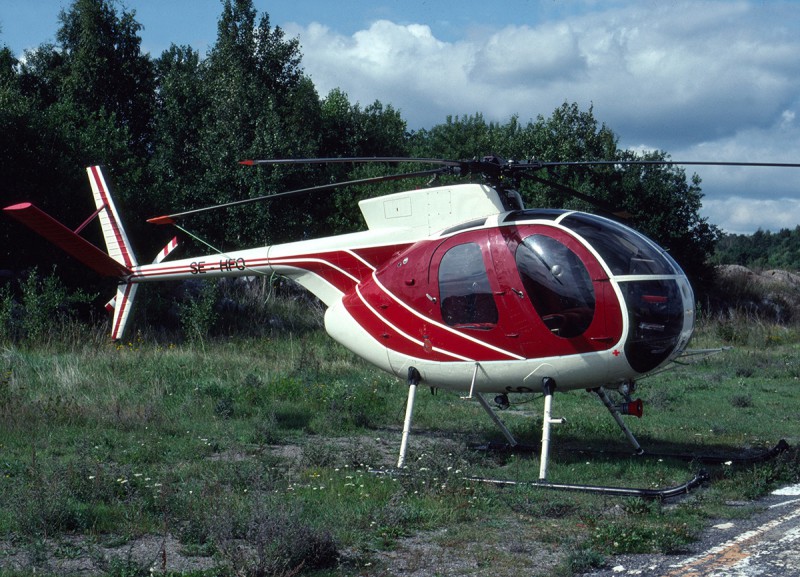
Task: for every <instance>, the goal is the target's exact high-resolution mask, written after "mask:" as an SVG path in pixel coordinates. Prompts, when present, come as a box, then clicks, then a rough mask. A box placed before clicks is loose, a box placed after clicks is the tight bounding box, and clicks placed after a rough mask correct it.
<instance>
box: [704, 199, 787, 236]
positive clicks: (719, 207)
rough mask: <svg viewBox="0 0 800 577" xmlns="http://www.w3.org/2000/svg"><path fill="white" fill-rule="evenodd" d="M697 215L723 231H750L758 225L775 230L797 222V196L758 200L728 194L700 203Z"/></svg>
mask: <svg viewBox="0 0 800 577" xmlns="http://www.w3.org/2000/svg"><path fill="white" fill-rule="evenodd" d="M701 215H702V216H705V217H708V219H709V222H713V223H717V225H718V226H719V227H720V228H721V229H722V230H723V231H725V232H728V233H732V234H750V233H752V232H754V231H756V230H758V229H759V228H760V229H761V230H771V231H773V232H777V231H778V230H780V229H782V228H789V229H794V228H795V227H797V226H798V225H800V199H797V198H778V199H774V200H759V199H752V198H742V197H737V196H735V197H731V198H727V199H720V200H708V201H706V202H704V203H703V209H702V210H701Z"/></svg>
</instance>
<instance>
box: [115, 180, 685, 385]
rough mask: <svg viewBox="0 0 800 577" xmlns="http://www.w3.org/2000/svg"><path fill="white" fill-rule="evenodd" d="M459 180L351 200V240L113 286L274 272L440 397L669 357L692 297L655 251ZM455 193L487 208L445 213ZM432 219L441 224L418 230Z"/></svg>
mask: <svg viewBox="0 0 800 577" xmlns="http://www.w3.org/2000/svg"><path fill="white" fill-rule="evenodd" d="M461 187H472V188H465V189H463V190H456V189H459V188H460V187H448V188H446V189H425V190H421V191H410V192H408V193H398V194H397V195H390V196H389V197H382V198H381V199H372V200H371V201H367V202H371V203H372V204H370V205H368V206H367V207H366V210H365V207H364V206H363V205H362V211H364V212H365V216H366V217H367V222H368V224H370V230H368V231H365V232H360V233H353V234H349V235H340V236H335V237H329V238H324V239H316V240H309V241H301V242H295V243H289V244H283V245H275V246H270V247H262V248H256V249H249V250H244V251H236V252H232V253H229V254H224V255H209V256H205V257H198V258H191V259H183V260H179V261H174V262H163V263H159V264H154V265H146V266H141V267H136V268H135V269H134V271H133V275H131V276H130V277H129V278H128V279H127V281H128V282H132V283H138V282H148V281H158V280H169V279H181V278H210V277H215V276H244V275H262V274H264V275H266V274H269V275H271V274H274V273H277V274H281V275H285V276H287V277H290V278H293V279H295V280H296V281H297V282H299V283H300V284H301V285H303V286H304V287H305V288H307V289H308V290H310V291H311V292H312V293H314V294H315V295H317V296H318V297H319V298H320V299H321V300H323V301H324V302H325V304H326V305H327V311H326V314H325V327H326V330H327V332H328V333H329V334H330V335H331V336H332V337H333V338H334V339H336V340H337V341H339V342H340V343H341V344H342V345H344V346H345V347H347V348H348V349H350V350H352V351H353V352H355V353H356V354H358V355H359V356H361V357H363V358H365V359H366V360H368V361H369V362H371V363H372V364H374V365H376V366H378V367H380V368H381V369H383V370H386V371H388V372H390V373H393V374H396V375H398V376H400V377H403V378H404V377H405V376H406V374H407V372H408V369H409V367H414V368H416V369H417V370H418V371H419V373H420V375H421V376H422V380H423V382H424V383H425V384H427V385H429V386H434V387H442V388H447V389H455V390H467V389H470V388H472V389H473V390H475V391H478V392H530V391H537V392H538V391H539V390H540V386H541V381H542V379H543V378H545V377H549V378H551V379H555V381H556V382H557V385H558V388H559V390H569V389H576V388H586V387H593V386H600V385H606V386H614V385H616V384H619V383H621V382H625V381H628V380H631V379H635V378H636V377H638V376H641V375H642V374H646V373H649V372H652V371H654V370H656V369H658V368H659V367H661V366H663V365H664V364H666V363H668V362H670V361H671V360H672V359H674V358H675V357H676V356H677V355H678V354H680V352H681V351H682V350H683V349H684V348H685V346H686V345H687V343H688V341H689V338H690V336H691V333H692V329H693V323H694V316H693V313H694V297H693V295H692V290H691V287H690V285H689V282H688V280H687V279H686V276H685V274H684V273H683V271H682V270H681V269H680V267H679V266H678V265H677V264H676V263H675V262H674V260H673V259H671V258H670V257H669V255H668V254H667V253H666V252H665V251H664V250H663V249H661V248H660V247H658V246H657V245H656V244H655V243H653V242H652V241H650V240H648V239H647V238H645V237H644V236H642V235H641V234H639V233H637V232H635V231H633V230H632V229H630V228H628V227H626V226H624V225H621V224H618V223H616V222H613V221H611V220H608V219H605V218H602V217H597V216H594V215H590V214H586V213H580V212H574V211H562V210H512V211H502V209H500V210H498V208H497V207H498V205H499V202H497V201H496V200H495V199H494V198H492V194H497V193H496V191H494V189H492V188H490V187H486V186H480V185H461ZM455 193H458V196H459V197H461V196H462V195H463V194H465V193H472V194H475V195H477V196H478V197H481V196H485V197H486V198H487V199H488V200H487V202H484V203H483V204H480V206H478V204H475V208H472V209H470V208H469V207H466V208H465V207H464V206H463V205H462V206H457V207H453V205H452V203H450V200H449V199H451V198H453V197H455V196H456V194H455ZM423 195H424V197H423ZM420 198H424V199H426V200H425V203H427V204H425V203H422V202H420ZM431 199H434V201H431ZM443 199H444V200H443ZM435 202H438V203H439V208H434V209H433V212H436V210H438V211H439V212H440V214H438V215H437V214H432V209H431V205H432V204H435ZM466 202H468V200H467V201H466ZM415 203H416V204H415ZM415 206H416V207H422V208H418V209H417V214H416V215H415V213H414V207H415ZM442 207H444V208H442ZM379 209H380V210H379ZM451 209H452V212H451V213H449V214H442V213H443V212H446V211H447V210H451ZM368 210H372V211H373V212H374V214H373V215H372V220H370V217H369V216H368V215H367V211H368ZM381 210H382V213H381V212H380V211H381ZM420 210H422V211H425V214H426V216H427V220H424V222H422V220H421V219H420V218H419V211H420ZM381 214H383V215H384V217H385V218H380V215H381ZM375 215H378V216H375ZM376 219H377V220H376ZM435 222H438V223H443V224H444V225H445V226H447V228H445V229H444V230H440V231H439V232H431V231H430V228H431V225H432V223H435Z"/></svg>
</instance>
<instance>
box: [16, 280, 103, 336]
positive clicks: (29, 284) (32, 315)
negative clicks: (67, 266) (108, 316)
mask: <svg viewBox="0 0 800 577" xmlns="http://www.w3.org/2000/svg"><path fill="white" fill-rule="evenodd" d="M18 293H19V297H18V299H19V300H18V299H17V296H16V295H15V292H14V291H13V290H12V287H11V285H9V284H7V285H4V286H2V287H0V342H5V343H15V342H23V343H26V344H29V345H41V344H44V343H46V342H49V341H51V340H52V341H56V342H58V341H59V340H62V339H63V338H64V337H65V336H66V335H67V334H68V333H69V331H70V330H71V329H75V330H76V331H78V332H80V331H81V327H80V325H81V323H80V322H79V321H77V320H76V319H75V312H76V307H77V306H78V305H85V304H88V303H90V302H92V300H93V299H94V297H93V296H91V295H88V294H87V293H85V292H84V291H82V290H76V291H71V290H69V289H68V288H67V287H66V286H64V284H63V283H62V282H61V280H60V278H59V277H58V276H57V275H56V271H55V269H54V270H53V271H52V272H51V273H50V274H49V275H47V276H46V277H42V276H41V275H39V273H38V269H37V268H36V267H34V268H33V269H31V270H30V271H28V274H27V276H26V277H24V278H22V279H20V281H19V290H18Z"/></svg>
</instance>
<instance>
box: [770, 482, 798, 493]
mask: <svg viewBox="0 0 800 577" xmlns="http://www.w3.org/2000/svg"><path fill="white" fill-rule="evenodd" d="M772 494H773V495H800V483H798V484H797V485H789V486H788V487H783V488H782V489H776V490H775V491H773V492H772Z"/></svg>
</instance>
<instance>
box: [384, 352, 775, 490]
mask: <svg viewBox="0 0 800 577" xmlns="http://www.w3.org/2000/svg"><path fill="white" fill-rule="evenodd" d="M477 370H478V365H477V364H476V370H475V374H477ZM420 381H421V375H420V373H419V371H417V369H416V368H414V367H409V370H408V385H409V390H408V400H407V403H406V415H405V421H404V423H403V435H402V440H401V443H400V455H399V458H398V461H397V469H398V470H401V469H403V466H404V464H405V458H406V452H407V448H408V438H409V435H410V433H411V421H412V415H413V411H414V398H415V396H416V389H417V385H418V384H419V382H420ZM474 381H475V375H473V386H472V387H470V396H469V397H468V398H477V400H478V402H479V403H480V405H481V406H482V407H483V408H484V409H485V410H486V412H487V413H488V414H489V416H490V417H491V419H492V421H494V423H495V424H496V425H497V426H498V428H499V429H500V431H501V432H502V434H503V436H504V437H505V438H506V441H507V442H506V443H489V444H487V445H485V446H483V447H477V448H484V449H487V450H500V451H505V452H514V453H533V452H535V451H536V450H540V451H541V453H540V468H539V480H538V481H508V480H500V479H487V478H482V477H467V478H465V480H467V481H473V482H480V483H491V484H494V485H503V486H531V487H541V488H543V489H556V490H561V491H576V492H578V491H579V492H584V493H598V494H604V495H612V496H621V497H639V498H643V499H668V498H671V497H676V496H678V495H683V494H685V493H687V492H688V491H690V490H691V489H693V488H695V487H698V486H699V485H701V484H702V483H703V482H705V481H707V480H708V479H709V478H710V476H709V475H708V473H706V472H705V471H701V472H699V473H698V474H697V475H695V477H694V478H693V479H691V480H689V481H687V482H686V483H683V484H682V485H678V486H675V487H668V488H664V489H637V488H628V487H607V486H601V485H578V484H567V483H551V482H548V481H547V480H546V477H547V464H548V460H549V451H550V427H551V425H553V424H558V423H564V422H565V421H564V419H560V418H553V417H552V416H551V412H552V405H553V395H554V393H555V391H556V382H555V380H553V379H552V378H550V377H545V378H544V379H542V390H543V391H544V395H545V398H544V415H543V425H542V442H541V444H540V445H539V446H538V447H536V446H533V445H525V444H520V443H518V442H517V440H516V439H515V438H514V436H513V435H512V433H511V431H509V429H508V428H507V427H506V426H505V424H503V422H502V420H501V419H500V417H499V416H498V415H497V413H496V412H495V411H494V409H492V407H491V406H490V405H489V403H488V402H487V401H486V399H485V398H484V397H483V396H482V395H481V394H480V393H478V392H475V391H474V384H475V383H474ZM632 385H633V384H632V383H631V387H630V390H632V389H633V386H632ZM593 392H594V393H596V394H597V395H598V397H599V398H600V400H601V401H602V402H603V404H604V405H605V406H606V408H607V409H608V410H609V412H610V413H611V415H612V416H613V417H614V420H615V421H616V422H617V424H618V425H619V427H620V428H621V429H622V431H623V432H624V433H625V436H626V437H627V438H628V441H629V442H630V443H631V445H632V446H633V449H634V453H633V455H631V454H630V453H628V454H627V455H628V456H636V457H658V458H677V459H686V460H690V461H698V462H703V463H711V464H722V463H730V464H733V463H737V464H739V463H756V462H761V461H765V460H768V459H771V458H774V457H775V456H777V455H779V454H780V453H782V452H784V451H786V450H787V449H788V448H789V445H788V443H786V441H784V440H781V441H780V442H779V443H778V444H777V445H776V446H775V448H773V449H771V450H769V451H766V452H765V453H762V454H760V455H754V456H753V455H751V456H743V457H738V458H737V457H719V456H716V455H715V456H706V457H703V456H698V455H680V454H667V453H645V451H644V450H643V449H642V447H641V446H640V445H639V442H638V441H637V440H636V437H634V436H633V433H632V432H631V431H630V429H628V427H627V426H626V425H625V423H624V422H623V420H622V418H621V416H620V409H619V408H618V407H617V406H615V405H614V404H613V403H612V402H611V400H610V399H609V398H608V395H607V394H606V392H605V390H604V389H603V388H602V387H599V388H597V389H593ZM626 397H627V394H626ZM498 399H500V402H499V404H500V406H501V407H507V406H508V403H507V399H506V398H505V395H500V396H498ZM628 401H629V403H628V404H627V405H624V406H622V411H623V412H624V413H627V414H637V415H638V416H641V401H632V402H631V401H630V398H628ZM495 402H498V401H497V399H496V401H495ZM637 405H638V407H637ZM581 452H582V453H587V452H589V451H585V450H582V451H581ZM602 453H603V454H606V455H614V453H609V452H602Z"/></svg>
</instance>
